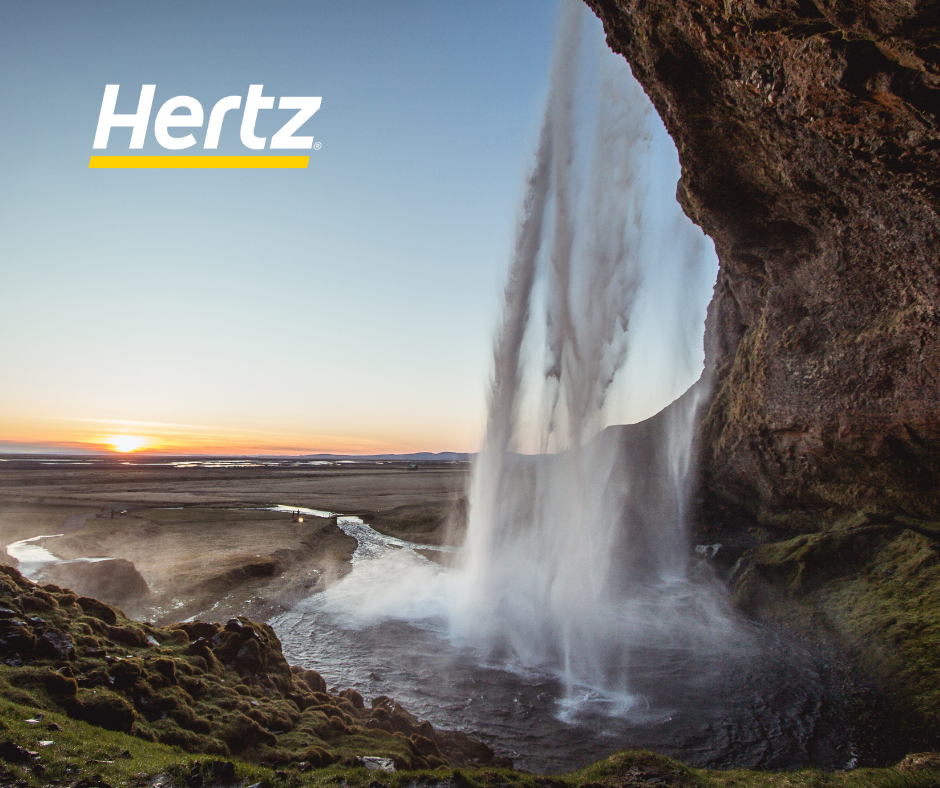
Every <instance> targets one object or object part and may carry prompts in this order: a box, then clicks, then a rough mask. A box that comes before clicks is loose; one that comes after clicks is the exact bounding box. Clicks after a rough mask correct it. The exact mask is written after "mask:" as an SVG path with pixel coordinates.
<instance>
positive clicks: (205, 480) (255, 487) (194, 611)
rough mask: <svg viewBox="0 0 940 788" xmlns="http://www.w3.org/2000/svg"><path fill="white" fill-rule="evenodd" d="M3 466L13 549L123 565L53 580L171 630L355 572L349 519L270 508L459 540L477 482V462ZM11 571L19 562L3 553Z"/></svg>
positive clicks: (65, 569) (3, 533)
mask: <svg viewBox="0 0 940 788" xmlns="http://www.w3.org/2000/svg"><path fill="white" fill-rule="evenodd" d="M0 460H2V461H0V539H2V540H3V541H2V543H0V546H2V547H4V548H5V547H6V546H7V545H9V544H10V543H12V542H15V541H18V540H22V539H27V538H32V537H36V536H40V535H45V536H47V538H45V539H42V540H40V541H39V542H38V543H37V544H39V545H40V546H42V547H44V548H45V549H47V550H49V551H50V552H52V553H53V554H54V555H55V556H56V557H57V558H60V559H64V560H67V561H74V560H75V559H87V558H110V559H120V560H117V561H108V562H98V563H92V562H78V563H69V564H59V565H56V566H51V567H49V568H48V569H47V570H44V571H45V573H46V574H45V576H40V578H39V579H40V580H45V581H47V582H55V583H57V584H59V585H65V586H68V587H71V588H74V589H75V590H76V591H78V592H79V593H84V594H87V595H90V596H98V597H99V598H105V599H106V601H109V602H112V603H114V604H117V605H119V606H121V607H123V608H124V609H126V610H127V612H128V613H129V614H131V615H134V616H137V617H140V618H145V619H149V620H152V621H155V622H157V623H170V622H173V621H181V620H185V619H187V618H191V617H193V616H195V617H198V618H208V619H212V620H223V621H224V620H225V619H226V618H227V617H231V616H232V615H246V616H249V617H253V618H258V619H266V618H269V617H270V616H272V615H275V614H277V613H278V612H281V611H282V610H284V609H286V608H288V607H290V606H291V605H292V604H294V603H296V602H297V601H298V600H299V599H302V598H303V597H305V596H308V595H310V594H313V593H315V592H317V591H320V590H322V589H323V588H325V587H327V586H328V585H329V584H330V583H332V582H335V581H336V580H337V579H339V578H341V577H343V576H344V575H345V574H346V572H348V571H349V566H350V564H349V560H350V558H351V556H352V553H353V551H354V550H355V548H356V540H355V539H353V538H352V537H350V536H347V535H346V534H345V533H343V532H342V531H341V530H340V528H339V527H338V526H337V524H336V520H335V518H324V517H310V516H305V517H303V520H302V521H301V522H298V519H299V518H297V517H295V516H294V514H293V513H292V512H280V511H271V509H270V507H273V506H277V505H285V506H289V507H303V508H310V509H316V510H322V511H327V512H334V513H337V514H340V515H357V516H359V517H362V519H363V520H364V521H365V522H367V523H368V524H369V525H371V526H372V527H374V528H376V529H377V530H379V531H382V532H384V533H387V534H390V535H394V536H398V537H402V538H405V539H409V540H411V541H416V542H421V543H425V544H443V543H447V542H451V543H453V542H455V541H457V540H459V538H460V534H461V531H462V529H463V527H464V520H465V516H466V489H467V485H468V481H469V464H468V463H451V462H441V463H436V462H422V463H405V462H335V463H330V464H323V463H319V464H317V463H313V462H302V461H288V460H264V461H254V460H245V461H234V462H233V461H231V460H224V459H217V460H207V459H206V458H199V459H198V460H192V459H191V458H188V459H187V458H147V457H141V456H137V457H134V458H133V459H130V460H128V459H122V460H119V459H112V458H89V459H88V460H86V461H83V462H81V463H80V461H77V460H71V461H63V460H62V459H61V458H59V459H56V458H41V457H30V458H24V457H15V456H9V455H8V456H6V457H2V458H0ZM125 562H126V563H125ZM0 563H4V564H7V565H11V566H16V565H17V563H18V562H17V561H16V559H15V558H13V557H12V556H10V555H9V554H8V553H7V551H6V550H5V549H3V550H0ZM138 576H139V577H138ZM140 578H142V580H143V582H144V583H146V588H147V589H149V592H144V593H141V591H140V589H141V585H140V582H139V579H140ZM135 589H136V590H135Z"/></svg>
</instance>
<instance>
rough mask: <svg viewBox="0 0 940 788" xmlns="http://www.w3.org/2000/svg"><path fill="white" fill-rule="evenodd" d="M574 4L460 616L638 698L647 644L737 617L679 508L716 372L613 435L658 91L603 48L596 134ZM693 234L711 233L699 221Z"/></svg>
mask: <svg viewBox="0 0 940 788" xmlns="http://www.w3.org/2000/svg"><path fill="white" fill-rule="evenodd" d="M579 6H580V4H577V3H574V2H570V3H566V4H565V5H564V10H563V14H564V19H563V21H562V25H561V32H560V37H559V43H558V46H557V49H556V56H555V62H554V64H553V68H552V77H551V89H550V94H549V98H548V103H547V109H546V112H545V118H544V123H543V126H542V131H541V137H540V142H539V148H538V153H537V157H536V163H535V166H534V168H533V170H532V173H531V175H530V177H529V179H528V183H527V191H526V196H525V205H524V215H523V217H522V219H521V221H520V223H519V228H518V234H517V241H516V247H515V254H514V257H513V261H512V267H511V270H510V274H509V283H508V285H507V287H506V291H505V303H504V316H503V323H502V327H501V330H500V332H499V334H498V336H497V339H496V346H495V353H494V356H495V371H494V377H493V381H492V390H491V395H490V402H489V418H488V425H487V433H486V438H485V441H484V444H483V448H482V451H481V452H480V455H479V458H478V461H477V465H476V468H475V472H474V477H473V482H472V488H471V496H470V502H471V509H470V525H469V532H468V537H467V542H466V566H465V575H464V585H463V594H462V596H461V597H460V599H459V603H458V606H457V608H456V612H455V626H456V628H457V630H458V631H460V632H462V633H463V634H464V635H466V636H472V637H473V638H474V639H475V640H476V641H477V642H480V640H481V639H482V640H483V641H484V642H487V643H488V644H490V646H491V647H492V650H493V652H494V653H499V652H501V651H505V652H508V653H511V654H512V655H514V657H515V658H518V659H519V660H521V661H522V662H523V663H524V664H526V665H532V666H542V667H552V666H554V667H555V668H556V669H557V670H558V672H559V673H560V675H561V676H562V677H563V679H564V681H565V683H566V685H567V686H568V687H569V688H570V690H571V692H572V693H577V692H580V691H581V690H583V689H587V690H589V691H591V692H593V693H595V694H599V696H600V697H604V698H606V699H611V698H616V699H617V702H618V703H620V704H624V703H625V704H627V706H629V705H630V704H631V703H632V700H631V697H632V696H631V683H630V665H631V661H633V660H634V659H636V655H637V652H638V650H639V649H650V648H654V649H663V648H668V649H670V650H675V649H684V650H690V649H704V650H707V649H714V648H716V647H717V646H718V644H719V643H720V642H722V641H725V642H726V641H727V638H728V635H729V634H730V630H731V629H732V628H733V624H732V623H731V618H730V617H729V616H728V615H727V614H726V611H725V610H724V609H723V606H722V602H721V598H720V595H715V594H712V593H709V591H708V590H707V589H706V588H705V587H704V586H700V585H697V584H693V583H692V582H690V580H689V578H688V577H687V569H686V567H687V564H688V554H689V551H688V545H687V543H686V534H685V511H684V508H685V502H686V500H687V496H688V487H689V482H690V479H689V469H690V465H691V451H692V440H691V439H692V427H693V423H694V415H695V410H696V406H697V404H698V401H699V398H700V397H701V396H702V394H703V390H704V385H703V384H702V383H700V384H699V385H698V386H696V387H695V388H694V389H693V390H692V391H691V392H689V393H688V394H687V395H686V396H684V397H683V398H681V399H680V400H679V401H677V402H676V403H674V404H673V405H672V406H671V407H670V408H669V409H668V411H667V412H664V413H663V414H661V415H660V416H658V417H657V418H655V419H652V420H650V421H648V422H646V423H644V424H643V425H637V426H634V427H632V428H630V427H627V428H610V429H607V430H603V431H601V428H602V427H603V425H604V420H605V417H606V416H607V413H608V410H609V402H608V398H609V396H610V395H611V392H612V384H613V383H614V381H615V380H616V379H617V377H618V373H620V372H621V371H622V369H623V367H624V363H625V361H626V359H627V357H628V351H629V349H630V345H629V339H630V331H629V328H630V322H631V313H632V311H633V308H634V305H635V303H636V297H637V292H638V289H639V287H640V285H641V283H642V282H643V279H644V277H645V276H646V275H647V274H649V273H650V271H649V268H650V267H652V266H654V265H655V264H656V263H657V262H658V261H657V259H656V258H655V256H652V255H650V254H649V253H648V251H647V249H646V248H645V244H647V243H648V241H647V236H648V235H649V233H650V230H651V229H652V226H653V222H654V218H653V217H649V216H647V212H646V208H647V205H646V203H647V200H646V196H647V192H648V189H649V184H648V182H647V180H645V179H644V178H643V172H642V162H643V157H644V154H645V153H647V150H646V149H647V148H648V146H649V134H648V132H647V129H648V127H649V126H648V120H649V117H648V113H649V103H648V102H647V101H646V100H645V99H644V97H642V95H640V94H639V88H638V86H637V85H636V83H635V81H633V80H632V78H630V76H629V73H628V72H626V66H625V64H622V63H618V62H616V61H612V60H611V58H610V57H607V58H603V59H599V61H600V62H599V63H597V62H596V63H595V64H594V66H595V68H596V69H598V71H599V73H598V74H597V82H598V84H599V89H598V95H597V99H596V102H595V104H596V107H595V117H594V120H593V130H594V131H593V138H592V139H590V140H589V141H586V139H587V136H588V135H586V134H585V133H584V130H583V128H581V125H583V117H582V116H583V115H584V112H583V110H581V108H580V107H579V99H580V97H581V91H580V90H579V76H580V75H581V72H582V71H583V70H584V69H585V65H584V63H585V60H586V57H585V51H584V50H585V49H586V47H587V45H586V43H585V41H584V37H583V35H582V24H581V22H582V17H583V15H584V12H583V10H582V9H581V8H580V7H579ZM625 72H626V73H625ZM582 103H583V102H582ZM579 110H580V111H579ZM682 231H684V232H687V233H691V234H695V235H696V236H700V233H699V231H698V230H697V229H695V228H694V227H691V225H689V226H688V228H687V229H684V230H680V232H682ZM695 247H696V244H695V243H694V242H692V243H689V244H688V245H687V248H689V249H692V250H693V252H694V251H695ZM540 284H542V285H543V289H544V294H543V295H542V297H541V298H540V297H539V295H538V286H539V285H540ZM538 306H542V307H543V308H544V313H545V321H544V328H543V329H542V333H541V334H540V335H538V339H541V341H542V342H541V344H542V347H541V352H542V354H543V356H544V364H543V371H542V375H541V378H540V379H538V380H537V381H535V385H536V387H537V388H538V390H539V392H540V395H541V403H540V408H539V412H540V414H541V417H540V423H539V424H538V438H539V444H540V448H541V452H540V453H539V454H538V455H537V456H535V457H530V456H523V455H520V454H518V453H516V452H515V451H514V447H515V444H516V442H517V441H518V439H519V433H520V426H521V423H522V422H523V421H524V418H523V417H522V416H521V415H520V411H521V410H522V407H523V403H524V397H525V395H524V392H523V389H524V385H523V384H524V382H525V379H526V372H525V358H524V350H525V347H526V343H527V341H528V340H529V339H530V334H531V333H532V332H531V324H532V323H533V317H534V313H535V309H536V308H537V307H538ZM530 385H531V382H530Z"/></svg>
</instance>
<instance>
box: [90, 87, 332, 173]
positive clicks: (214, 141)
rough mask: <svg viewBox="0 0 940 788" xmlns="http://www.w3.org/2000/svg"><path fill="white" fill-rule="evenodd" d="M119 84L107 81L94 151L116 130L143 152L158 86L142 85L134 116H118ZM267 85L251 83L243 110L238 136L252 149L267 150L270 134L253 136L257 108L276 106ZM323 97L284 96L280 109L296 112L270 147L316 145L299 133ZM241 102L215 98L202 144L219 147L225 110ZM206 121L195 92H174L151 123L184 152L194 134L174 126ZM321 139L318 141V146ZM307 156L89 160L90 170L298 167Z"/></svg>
mask: <svg viewBox="0 0 940 788" xmlns="http://www.w3.org/2000/svg"><path fill="white" fill-rule="evenodd" d="M120 87H121V86H120V85H106V86H105V89H104V99H103V100H102V102H101V112H100V113H99V115H98V129H97V131H96V132H95V143H94V145H93V147H94V148H95V149H96V150H103V149H106V148H107V147H108V138H109V137H110V134H111V129H113V128H128V127H129V128H130V129H131V144H130V149H131V150H140V149H141V148H143V147H144V139H145V138H146V136H147V129H148V128H149V126H150V113H151V110H152V108H153V94H154V92H155V91H156V85H143V86H142V87H141V89H140V100H139V101H138V102H137V112H136V113H134V114H127V115H118V114H117V113H116V112H115V108H116V106H117V97H118V91H119V90H120ZM263 88H264V86H263V85H250V86H249V87H248V96H247V98H246V99H245V109H244V110H243V112H242V117H241V130H240V136H241V141H242V144H243V145H244V146H245V147H246V148H249V149H250V150H257V151H260V150H264V148H265V144H266V143H267V137H258V136H257V135H256V134H255V124H256V122H257V120H258V112H260V111H261V110H265V109H273V108H274V96H264V95H262V90H263ZM320 102H321V97H320V96H282V97H281V99H280V100H279V101H278V104H277V108H278V109H293V110H297V112H296V113H295V114H294V116H293V117H292V118H291V119H290V120H288V121H287V123H285V124H284V125H283V126H282V127H281V128H280V130H278V131H277V132H276V133H275V134H274V135H272V137H271V144H270V145H269V146H268V149H269V150H310V149H311V148H313V147H314V145H313V137H296V136H294V133H295V132H297V131H298V130H299V129H300V128H301V126H303V125H304V123H306V122H307V121H308V120H309V119H310V118H311V117H313V114H314V113H315V112H316V111H317V110H318V109H320ZM241 106H242V97H241V96H226V97H225V98H223V99H220V100H219V101H217V102H216V104H215V106H214V107H213V108H212V111H211V112H210V113H209V123H208V125H207V126H206V134H205V138H204V140H203V143H202V147H203V149H205V150H216V149H217V148H218V147H219V137H220V136H221V134H222V124H223V123H224V121H225V116H226V114H227V113H229V112H231V111H233V110H239V109H241ZM204 120H205V113H204V112H203V109H202V104H200V103H199V102H198V101H196V99H194V98H193V97H192V96H175V97H174V98H171V99H170V100H169V101H167V102H165V103H164V104H163V106H162V107H160V109H159V110H158V111H157V117H156V120H155V121H154V124H153V134H154V137H155V138H156V140H157V143H158V144H159V145H160V146H161V147H163V148H166V149H167V150H185V149H186V148H191V147H193V146H194V145H196V144H197V141H196V137H195V136H194V135H193V134H192V133H191V132H190V133H187V134H182V135H178V134H175V133H171V129H172V130H176V129H201V128H202V127H203V123H204ZM319 147H320V143H319V142H318V143H317V144H316V148H319ZM309 159H310V157H309V156H285V155H282V154H273V155H263V154H262V155H258V154H254V155H249V156H220V155H218V154H212V155H208V156H194V155H185V156H173V155H169V154H162V155H159V156H140V155H135V156H110V155H108V156H92V157H91V159H90V160H89V162H88V167H89V168H90V169H102V168H109V169H110V168H174V169H175V168H231V167H239V168H300V169H303V168H305V167H306V166H307V163H308V161H309Z"/></svg>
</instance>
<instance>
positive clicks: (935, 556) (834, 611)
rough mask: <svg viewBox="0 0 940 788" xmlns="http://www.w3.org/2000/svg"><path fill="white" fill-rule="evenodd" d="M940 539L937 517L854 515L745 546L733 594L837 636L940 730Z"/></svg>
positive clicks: (922, 722) (914, 719)
mask: <svg viewBox="0 0 940 788" xmlns="http://www.w3.org/2000/svg"><path fill="white" fill-rule="evenodd" d="M938 538H940V527H938V524H936V523H929V522H921V521H916V520H912V519H905V518H896V519H895V518H887V517H885V516H883V515H881V516H879V515H876V514H870V513H868V514H866V513H862V514H858V515H856V516H854V517H851V518H847V519H845V520H843V521H841V522H839V523H837V524H836V525H835V526H834V527H833V528H832V529H831V530H827V531H823V532H820V533H812V534H804V535H801V536H798V537H796V538H794V539H789V540H787V541H783V542H775V543H771V544H765V545H761V546H759V547H757V548H755V549H753V550H750V551H748V553H746V554H745V555H744V556H743V558H742V560H741V562H740V566H739V574H738V577H737V580H736V584H735V601H736V602H737V604H738V605H739V607H741V608H743V609H744V610H747V611H749V612H752V613H755V614H760V615H762V616H767V617H770V618H773V619H776V620H778V621H780V622H782V623H784V624H786V625H788V626H790V627H794V628H799V629H802V630H803V631H804V633H805V634H807V635H809V636H811V637H816V638H819V637H824V636H827V635H828V636H831V637H833V638H834V639H835V640H836V641H837V642H839V643H840V644H842V645H843V646H844V647H846V648H847V649H848V650H849V651H850V652H851V653H853V654H855V655H856V657H857V659H858V660H859V661H860V662H861V664H862V666H863V667H864V668H865V669H866V670H867V671H869V672H870V673H871V674H872V675H874V676H875V677H876V678H877V679H878V680H879V681H881V682H883V684H884V686H885V687H886V688H887V689H888V690H889V691H890V692H891V693H892V695H893V696H894V697H895V701H896V703H897V704H898V705H899V707H900V709H901V711H902V712H903V714H904V716H907V717H908V718H909V719H910V721H911V723H912V725H913V726H914V727H919V728H921V729H923V730H926V731H933V732H934V733H936V731H940V551H938Z"/></svg>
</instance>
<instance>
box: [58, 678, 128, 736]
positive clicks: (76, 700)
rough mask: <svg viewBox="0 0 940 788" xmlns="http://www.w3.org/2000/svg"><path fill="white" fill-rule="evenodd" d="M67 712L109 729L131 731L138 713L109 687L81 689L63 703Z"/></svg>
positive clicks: (79, 718)
mask: <svg viewBox="0 0 940 788" xmlns="http://www.w3.org/2000/svg"><path fill="white" fill-rule="evenodd" d="M62 707H63V708H64V709H65V711H66V713H67V714H68V715H69V716H70V717H74V718H75V719H77V720H84V721H85V722H90V723H91V724H92V725H97V726H98V727H100V728H105V729H107V730H109V731H122V732H124V733H129V732H130V730H131V727H132V726H133V725H134V720H135V719H136V718H137V714H136V712H135V711H134V707H133V706H131V704H130V703H128V702H127V701H126V700H125V699H124V698H122V697H121V696H120V695H118V694H117V693H115V692H111V690H108V689H103V688H100V689H79V690H78V692H77V693H76V694H75V696H74V697H72V698H69V699H68V700H67V701H65V702H64V703H63V704H62Z"/></svg>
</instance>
